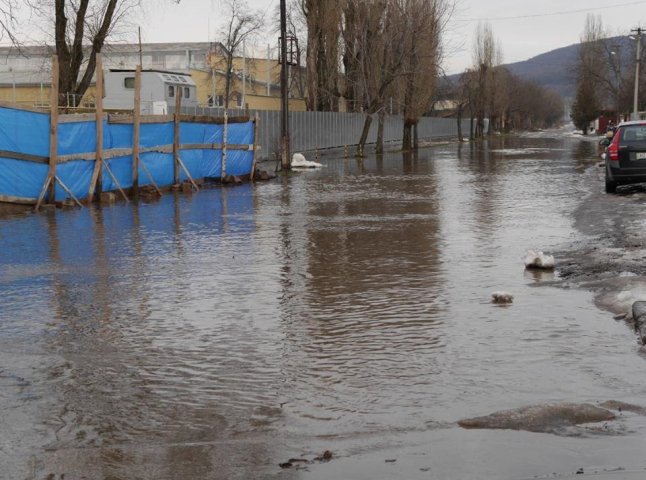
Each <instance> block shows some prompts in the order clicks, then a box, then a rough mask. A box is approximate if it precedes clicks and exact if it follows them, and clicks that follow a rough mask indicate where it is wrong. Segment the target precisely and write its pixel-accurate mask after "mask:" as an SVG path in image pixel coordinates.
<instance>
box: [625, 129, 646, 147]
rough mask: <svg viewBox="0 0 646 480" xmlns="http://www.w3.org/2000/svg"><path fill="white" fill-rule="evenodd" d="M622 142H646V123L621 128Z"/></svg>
mask: <svg viewBox="0 0 646 480" xmlns="http://www.w3.org/2000/svg"><path fill="white" fill-rule="evenodd" d="M619 140H620V141H621V143H632V142H646V125H627V126H625V127H623V128H622V129H621V137H620V139H619Z"/></svg>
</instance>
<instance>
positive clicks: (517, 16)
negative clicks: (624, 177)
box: [456, 0, 646, 22]
mask: <svg viewBox="0 0 646 480" xmlns="http://www.w3.org/2000/svg"><path fill="white" fill-rule="evenodd" d="M645 3H646V0H641V1H638V2H627V3H618V4H613V5H609V6H608V5H606V6H604V7H592V8H581V9H578V10H562V11H559V12H551V13H530V14H527V15H516V16H513V17H489V18H467V19H464V20H457V19H456V20H457V21H461V22H477V21H482V20H484V21H487V22H492V21H497V20H520V19H523V18H540V17H555V16H558V15H570V14H573V13H586V12H593V11H596V10H610V9H614V8H617V7H629V6H632V5H642V4H645Z"/></svg>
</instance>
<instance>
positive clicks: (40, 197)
mask: <svg viewBox="0 0 646 480" xmlns="http://www.w3.org/2000/svg"><path fill="white" fill-rule="evenodd" d="M50 183H52V176H51V175H49V174H47V178H46V179H45V183H44V184H43V189H42V190H41V191H40V195H38V200H37V201H36V206H35V207H34V210H36V211H38V209H39V208H40V204H41V203H43V200H44V199H45V194H47V189H48V188H49V184H50Z"/></svg>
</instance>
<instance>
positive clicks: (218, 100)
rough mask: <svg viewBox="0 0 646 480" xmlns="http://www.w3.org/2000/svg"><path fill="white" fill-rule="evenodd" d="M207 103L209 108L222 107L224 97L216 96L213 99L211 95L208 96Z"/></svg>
mask: <svg viewBox="0 0 646 480" xmlns="http://www.w3.org/2000/svg"><path fill="white" fill-rule="evenodd" d="M207 103H208V105H209V107H223V106H224V96H223V95H216V96H215V98H214V97H213V95H209V96H208V100H207Z"/></svg>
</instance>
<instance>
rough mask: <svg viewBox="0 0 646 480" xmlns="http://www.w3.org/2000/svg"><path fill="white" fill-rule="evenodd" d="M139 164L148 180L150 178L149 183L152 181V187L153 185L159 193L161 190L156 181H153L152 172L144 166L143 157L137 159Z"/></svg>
mask: <svg viewBox="0 0 646 480" xmlns="http://www.w3.org/2000/svg"><path fill="white" fill-rule="evenodd" d="M139 165H141V168H142V169H143V171H144V173H145V174H146V176H147V177H148V180H150V183H152V185H153V187H155V190H157V193H159V195H161V194H162V192H161V190H160V189H159V187H158V186H157V183H155V178H154V177H153V174H152V173H150V170H148V167H147V166H146V163H145V162H144V159H143V158H141V159H139Z"/></svg>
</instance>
